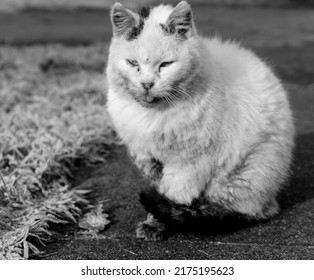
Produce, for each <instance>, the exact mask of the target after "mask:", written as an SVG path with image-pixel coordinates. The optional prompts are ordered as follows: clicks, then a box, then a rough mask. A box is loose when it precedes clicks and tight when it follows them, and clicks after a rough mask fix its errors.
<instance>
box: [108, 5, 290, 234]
mask: <svg viewBox="0 0 314 280" xmlns="http://www.w3.org/2000/svg"><path fill="white" fill-rule="evenodd" d="M111 21H112V25H113V38H112V41H111V46H110V51H109V58H108V66H107V77H108V84H109V90H108V103H107V106H108V111H109V113H110V115H111V117H112V120H113V122H114V125H115V128H116V130H117V132H118V134H119V136H120V137H121V138H122V140H123V141H124V142H125V144H126V145H127V146H128V149H129V152H130V155H131V156H132V158H134V161H135V163H136V165H137V166H138V167H139V168H140V169H141V170H142V171H143V173H144V175H145V176H147V177H148V178H150V179H151V181H152V186H150V187H147V189H146V190H144V191H143V192H142V193H141V196H140V200H141V203H142V204H143V205H144V207H145V208H146V210H147V212H148V213H149V215H148V218H147V220H146V221H144V222H143V223H140V224H139V225H138V228H137V231H136V233H137V237H138V238H144V239H146V240H158V239H162V238H164V236H165V235H166V233H167V230H168V229H169V228H175V227H177V226H180V224H182V223H184V222H186V221H187V222H193V221H194V220H197V219H199V218H202V217H208V216H209V217H225V216H228V215H230V214H231V215H232V214H241V215H245V216H246V217H247V218H249V219H266V218H269V217H272V216H273V215H275V214H277V213H278V210H279V207H278V203H277V201H276V196H277V194H278V192H279V191H280V189H281V187H282V185H283V184H284V183H285V181H286V179H287V176H288V173H289V166H290V162H291V156H292V149H293V144H294V126H293V121H292V116H291V110H290V107H289V103H288V100H287V95H286V92H285V91H284V89H283V88H282V85H281V83H280V81H279V80H278V79H277V77H276V76H275V75H274V73H273V72H272V71H271V69H270V68H269V67H268V66H267V65H265V63H263V62H262V61H261V60H260V59H259V58H258V57H257V56H256V55H254V54H253V53H252V52H251V51H249V50H247V49H245V48H243V47H241V46H240V45H239V44H237V43H234V42H228V41H226V42H224V41H222V40H220V39H218V38H203V37H201V36H199V35H198V34H197V30H196V28H195V24H194V21H193V16H192V11H191V8H190V5H189V4H188V3H187V2H185V1H182V2H180V3H179V4H178V5H177V6H176V7H172V6H169V5H160V6H157V7H154V8H152V9H150V8H144V9H141V10H140V11H138V12H135V11H131V10H128V9H126V8H124V7H123V6H122V5H121V4H119V3H116V4H115V5H114V6H113V7H112V10H111Z"/></svg>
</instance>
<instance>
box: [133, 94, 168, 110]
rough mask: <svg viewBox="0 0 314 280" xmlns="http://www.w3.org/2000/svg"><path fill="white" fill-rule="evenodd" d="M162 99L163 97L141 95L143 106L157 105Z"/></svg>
mask: <svg viewBox="0 0 314 280" xmlns="http://www.w3.org/2000/svg"><path fill="white" fill-rule="evenodd" d="M162 100H163V99H162V98H161V97H154V96H150V95H147V96H143V97H141V98H140V99H139V102H140V104H141V105H142V106H143V107H146V108H152V107H155V106H157V105H158V104H159V103H161V102H162Z"/></svg>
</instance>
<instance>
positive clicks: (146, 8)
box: [126, 6, 151, 41]
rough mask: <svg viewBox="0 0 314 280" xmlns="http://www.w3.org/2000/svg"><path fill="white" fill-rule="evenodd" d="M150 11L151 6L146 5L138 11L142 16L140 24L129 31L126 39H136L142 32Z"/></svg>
mask: <svg viewBox="0 0 314 280" xmlns="http://www.w3.org/2000/svg"><path fill="white" fill-rule="evenodd" d="M150 11H151V7H150V6H144V7H142V8H140V9H138V10H137V11H136V12H137V13H138V15H139V16H140V20H139V24H138V25H137V26H134V27H132V28H131V30H130V31H129V33H128V34H127V37H126V39H127V40H128V41H131V40H135V39H136V38H137V37H138V36H139V35H140V34H141V32H142V30H143V28H144V22H145V20H146V19H147V18H148V17H149V15H150Z"/></svg>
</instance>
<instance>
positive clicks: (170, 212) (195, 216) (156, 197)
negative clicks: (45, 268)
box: [140, 188, 232, 227]
mask: <svg viewBox="0 0 314 280" xmlns="http://www.w3.org/2000/svg"><path fill="white" fill-rule="evenodd" d="M140 202H141V204H142V205H143V206H144V208H145V210H146V211H147V212H148V213H151V214H153V216H154V217H155V218H156V219H157V220H158V221H160V222H162V223H165V224H166V225H168V226H170V227H171V226H174V227H178V226H185V225H188V224H189V225H191V224H195V223H199V222H201V221H202V220H203V219H206V218H209V217H212V218H215V219H222V218H224V217H227V216H229V215H232V212H231V211H229V210H227V209H226V208H224V207H222V206H220V205H218V204H215V203H210V202H209V201H208V200H207V199H206V198H205V196H204V195H201V196H200V197H199V198H197V199H194V200H193V201H192V203H191V204H190V205H184V204H178V203H176V202H174V201H172V200H170V199H168V198H167V197H166V196H164V195H163V194H160V193H159V192H158V191H157V190H156V188H148V189H145V190H143V191H142V192H141V194H140Z"/></svg>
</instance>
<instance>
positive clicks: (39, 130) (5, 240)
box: [0, 45, 113, 259]
mask: <svg viewBox="0 0 314 280" xmlns="http://www.w3.org/2000/svg"><path fill="white" fill-rule="evenodd" d="M97 55H98V58H99V59H95V56H96V57H97ZM102 55H103V48H102V47H100V46H99V45H97V46H90V47H88V48H85V49H84V50H83V51H82V49H80V48H71V51H69V49H68V48H66V47H61V46H46V47H37V46H35V47H28V48H12V47H1V48H0V69H1V72H0V98H1V103H0V119H1V122H0V170H1V173H0V177H1V178H0V179H1V180H0V259H27V258H29V255H30V254H38V253H40V252H39V250H38V249H37V247H36V245H37V244H45V243H46V242H48V241H49V240H51V238H52V237H53V236H54V234H55V233H54V232H53V231H52V230H51V229H50V227H49V226H50V225H51V224H63V223H77V220H78V218H79V217H80V215H81V209H82V207H83V206H87V205H88V204H89V202H88V201H87V200H86V198H84V196H85V194H86V193H87V192H88V191H89V190H78V189H75V188H74V189H73V188H71V179H72V173H73V170H74V168H75V166H76V165H77V164H83V165H86V164H95V163H99V162H102V161H104V153H106V151H107V149H106V147H107V145H108V144H110V143H111V142H112V141H113V133H112V130H111V123H110V121H109V118H108V115H107V113H106V111H105V109H104V104H105V97H104V92H105V89H106V85H105V83H104V80H105V79H104V76H103V75H102V73H101V72H100V71H96V70H95V69H99V68H100V66H99V63H100V62H99V61H101V60H100V58H102V60H103V61H104V58H105V56H102ZM91 57H92V58H94V60H92V59H91ZM47 61H59V62H60V61H61V62H62V61H66V63H59V64H58V67H57V68H58V71H57V72H58V73H56V72H54V71H46V70H47V69H46V68H44V69H43V66H42V65H45V63H46V64H47ZM78 61H79V63H78ZM91 61H94V62H95V66H93V65H91V63H92V62H91ZM51 65H54V66H55V64H51ZM51 65H50V66H49V67H50V68H49V70H51V69H53V67H52V68H51ZM71 65H74V66H71ZM86 65H88V67H86ZM62 67H63V68H65V69H64V71H63V72H62V75H60V68H62ZM61 70H62V69H61Z"/></svg>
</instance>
